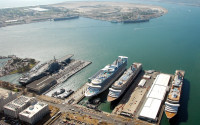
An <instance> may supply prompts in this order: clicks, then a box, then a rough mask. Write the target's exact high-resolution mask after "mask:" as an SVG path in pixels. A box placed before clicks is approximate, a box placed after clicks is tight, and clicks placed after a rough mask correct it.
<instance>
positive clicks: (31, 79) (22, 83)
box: [19, 73, 46, 86]
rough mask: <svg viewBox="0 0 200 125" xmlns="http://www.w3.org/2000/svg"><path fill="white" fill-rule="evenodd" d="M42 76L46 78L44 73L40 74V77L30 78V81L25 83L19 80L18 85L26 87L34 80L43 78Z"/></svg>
mask: <svg viewBox="0 0 200 125" xmlns="http://www.w3.org/2000/svg"><path fill="white" fill-rule="evenodd" d="M44 76H46V74H45V73H41V74H40V75H38V76H34V77H32V78H30V79H29V80H27V81H23V80H22V81H21V80H19V83H20V84H21V85H23V86H25V85H27V84H29V83H31V82H33V81H35V80H38V79H40V78H42V77H44Z"/></svg>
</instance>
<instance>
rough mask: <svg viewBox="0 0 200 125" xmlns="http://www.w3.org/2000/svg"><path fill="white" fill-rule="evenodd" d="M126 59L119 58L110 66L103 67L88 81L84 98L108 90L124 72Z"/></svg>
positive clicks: (123, 57)
mask: <svg viewBox="0 0 200 125" xmlns="http://www.w3.org/2000/svg"><path fill="white" fill-rule="evenodd" d="M127 61H128V57H125V56H119V57H118V59H117V60H115V61H114V62H113V63H112V64H111V65H107V66H105V67H104V68H103V69H101V70H100V71H98V72H97V73H96V74H95V75H93V76H92V77H91V78H89V79H88V83H87V85H88V89H87V90H86V91H85V96H86V97H93V96H96V95H98V94H100V93H101V92H103V91H105V90H106V89H108V87H110V86H111V84H112V83H113V82H114V81H115V80H116V79H117V78H118V77H119V76H120V75H122V73H123V72H124V71H125V69H126V66H127Z"/></svg>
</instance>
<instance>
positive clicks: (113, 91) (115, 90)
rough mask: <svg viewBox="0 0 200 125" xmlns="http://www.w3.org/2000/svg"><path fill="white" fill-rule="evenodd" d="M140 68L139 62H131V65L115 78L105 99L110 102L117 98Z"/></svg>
mask: <svg viewBox="0 0 200 125" xmlns="http://www.w3.org/2000/svg"><path fill="white" fill-rule="evenodd" d="M141 70H142V64H141V63H133V64H132V65H131V67H130V68H129V69H128V70H127V71H126V72H124V74H123V75H122V76H121V77H120V78H119V80H117V81H116V82H115V83H114V84H113V85H112V86H111V87H110V88H109V93H108V96H107V101H108V102H111V101H114V100H116V99H118V98H119V97H120V96H121V95H122V94H123V93H124V91H125V90H126V88H127V87H128V86H129V85H130V84H131V83H132V81H133V80H134V79H135V78H136V76H137V75H138V73H139V72H140V71H141Z"/></svg>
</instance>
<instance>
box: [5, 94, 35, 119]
mask: <svg viewBox="0 0 200 125" xmlns="http://www.w3.org/2000/svg"><path fill="white" fill-rule="evenodd" d="M35 102H36V100H35V98H29V97H26V96H20V97H18V98H16V99H15V100H13V101H11V102H10V103H8V104H6V105H4V109H3V110H4V114H5V115H9V116H11V117H15V118H18V114H19V113H20V112H21V111H22V110H24V109H25V108H27V107H28V106H30V105H31V104H33V103H35Z"/></svg>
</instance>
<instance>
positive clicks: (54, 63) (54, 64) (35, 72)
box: [19, 55, 73, 85]
mask: <svg viewBox="0 0 200 125" xmlns="http://www.w3.org/2000/svg"><path fill="white" fill-rule="evenodd" d="M72 56H73V55H67V56H64V57H62V58H60V59H58V60H56V59H55V58H54V60H50V61H49V62H45V63H43V64H40V65H37V66H35V67H34V68H33V69H31V70H30V71H29V72H27V73H25V74H23V75H22V76H21V77H20V78H19V83H20V84H22V85H27V84H29V83H31V82H33V81H35V80H38V79H40V78H42V77H44V76H46V75H49V74H52V73H55V72H57V71H59V69H61V68H62V67H63V66H64V65H66V64H67V63H68V62H69V60H70V58H71V57H72Z"/></svg>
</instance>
